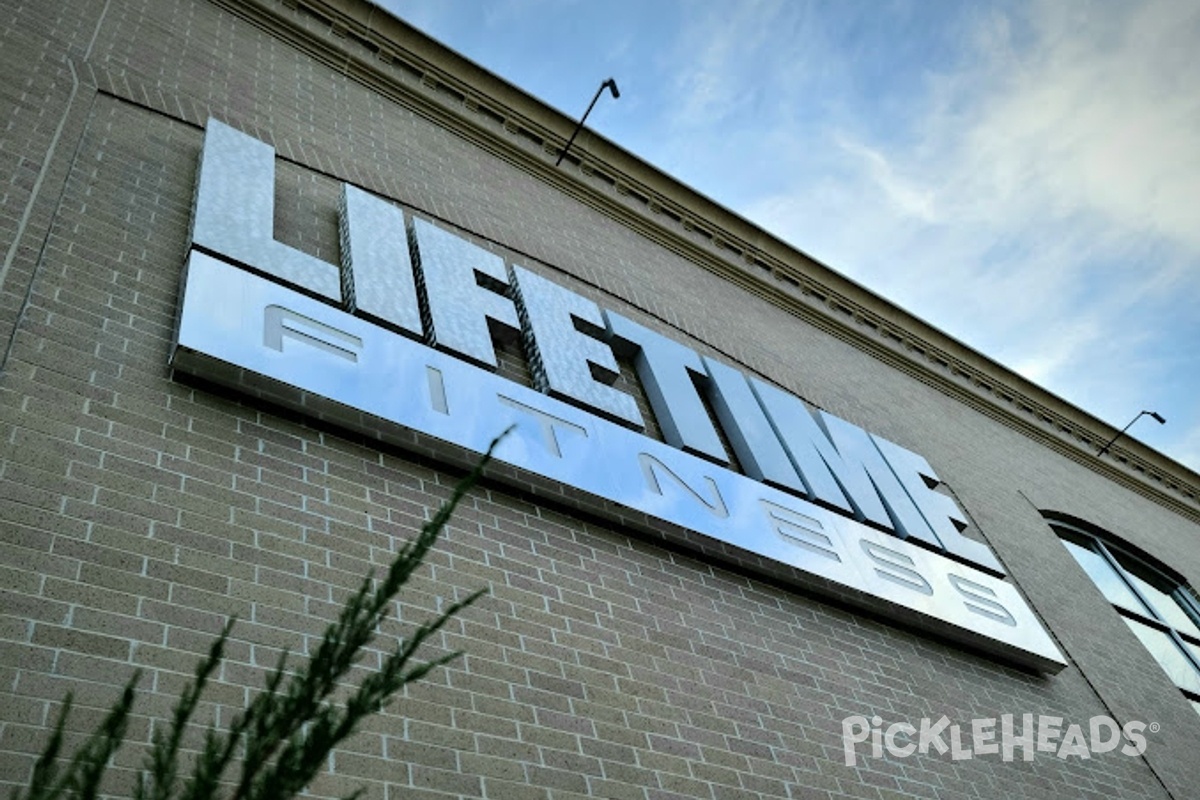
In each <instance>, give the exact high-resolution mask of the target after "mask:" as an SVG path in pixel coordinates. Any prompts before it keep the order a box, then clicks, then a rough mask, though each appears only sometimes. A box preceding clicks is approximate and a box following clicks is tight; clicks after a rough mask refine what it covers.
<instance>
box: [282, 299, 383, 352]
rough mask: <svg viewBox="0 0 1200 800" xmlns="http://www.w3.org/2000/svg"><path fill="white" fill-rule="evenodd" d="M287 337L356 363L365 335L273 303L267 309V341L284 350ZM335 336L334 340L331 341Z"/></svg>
mask: <svg viewBox="0 0 1200 800" xmlns="http://www.w3.org/2000/svg"><path fill="white" fill-rule="evenodd" d="M296 326H303V327H305V328H307V329H308V331H312V332H315V333H319V334H324V335H325V336H326V337H327V338H324V339H322V338H321V337H320V336H316V335H314V333H310V332H308V331H305V330H302V329H301V328H300V327H296ZM284 338H288V339H295V340H296V341H298V342H304V343H305V344H307V345H309V346H310V347H315V348H316V349H318V350H323V351H325V352H326V353H329V354H331V355H335V356H337V357H339V358H344V359H346V360H347V361H350V362H352V363H358V351H359V350H361V349H362V339H360V338H358V337H357V336H352V335H350V334H348V333H346V332H345V331H340V330H338V329H337V328H332V327H330V326H328V325H326V324H324V323H323V322H317V321H316V320H315V319H312V318H310V317H306V316H304V315H303V314H297V313H296V312H295V311H290V310H288V309H286V308H284V307H283V306H278V305H269V306H267V307H266V308H265V309H263V345H264V346H266V347H269V348H271V349H272V350H278V351H279V352H281V353H282V352H283V340H284ZM331 339H332V340H333V341H330V340H331ZM351 348H353V349H351Z"/></svg>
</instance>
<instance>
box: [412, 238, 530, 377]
mask: <svg viewBox="0 0 1200 800" xmlns="http://www.w3.org/2000/svg"><path fill="white" fill-rule="evenodd" d="M411 228H412V229H411V231H410V235H411V236H412V253H413V261H414V262H415V264H416V266H417V268H418V280H420V281H421V282H422V286H423V288H424V292H425V299H426V301H427V302H428V308H427V309H426V311H427V315H428V318H427V319H426V322H427V324H428V330H429V335H430V341H432V342H433V344H434V346H435V347H437V348H438V349H439V350H446V351H448V352H451V353H455V354H457V355H459V356H460V357H462V358H465V359H467V360H469V361H471V362H472V363H474V364H479V365H480V366H485V367H489V368H491V369H496V367H497V363H496V348H495V347H493V346H492V335H493V334H495V335H498V336H505V337H511V338H516V337H517V336H518V335H520V323H519V322H518V321H517V309H516V307H515V306H513V302H512V300H509V299H508V298H507V297H505V296H504V295H503V294H500V293H498V292H496V291H493V290H492V289H490V288H486V287H483V286H480V285H479V281H478V279H477V278H476V273H478V274H479V275H482V276H484V277H485V278H486V279H489V280H490V282H491V283H492V284H493V285H495V286H496V287H497V288H500V287H504V288H506V287H507V286H508V272H507V271H506V270H505V269H504V259H502V258H501V257H500V256H498V255H496V254H495V253H489V252H488V251H487V250H484V249H483V248H482V247H478V246H476V245H474V244H471V243H470V242H468V241H466V240H465V239H461V238H459V237H458V236H455V235H454V234H452V233H450V232H449V231H444V230H442V229H441V228H439V227H437V226H436V225H434V224H432V223H430V222H426V221H425V220H423V219H414V220H413V221H412V226H411Z"/></svg>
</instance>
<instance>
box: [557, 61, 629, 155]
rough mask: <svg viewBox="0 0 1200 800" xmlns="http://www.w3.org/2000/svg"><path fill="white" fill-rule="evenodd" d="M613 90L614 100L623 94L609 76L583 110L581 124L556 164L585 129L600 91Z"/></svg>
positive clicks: (576, 128) (572, 134)
mask: <svg viewBox="0 0 1200 800" xmlns="http://www.w3.org/2000/svg"><path fill="white" fill-rule="evenodd" d="M606 86H607V87H608V90H609V91H610V92H612V96H613V100H616V99H617V98H619V97H620V96H621V92H620V91H619V90H618V89H617V82H616V81H615V80H613V79H612V78H609V79H608V80H606V81H605V82H604V83H602V84H600V88H599V89H597V90H596V96H595V97H593V98H592V102H591V103H589V104H588V107H587V111H585V112H583V116H582V117H580V118H579V124H578V125H576V126H575V130H574V131H573V132H572V133H571V138H570V139H568V140H567V146H566V147H564V148H563V149H562V152H561V153H559V154H558V161H555V162H554V166H556V167H557V166H558V165H559V164H561V163H562V160H563V158H564V157H566V155H567V151H568V150H570V149H571V145H572V144H573V143H574V142H575V137H576V136H578V135H579V131H581V130H583V123H584V120H586V119H587V118H588V114H590V113H592V107H593V106H595V105H596V101H597V100H599V99H600V93H601V92H603V91H604V87H606Z"/></svg>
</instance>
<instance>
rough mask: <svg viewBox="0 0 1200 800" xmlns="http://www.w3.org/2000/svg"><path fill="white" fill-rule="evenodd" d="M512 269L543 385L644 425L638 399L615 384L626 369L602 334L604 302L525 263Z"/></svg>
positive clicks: (528, 349) (529, 346)
mask: <svg viewBox="0 0 1200 800" xmlns="http://www.w3.org/2000/svg"><path fill="white" fill-rule="evenodd" d="M512 272H513V283H514V286H515V288H516V300H517V311H518V313H519V316H520V318H521V321H522V323H524V324H523V325H522V326H521V327H522V330H523V331H524V339H525V351H526V352H527V353H528V354H529V364H530V367H531V369H532V371H533V377H534V382H535V384H536V385H537V388H538V389H539V390H541V391H543V392H545V393H547V394H549V395H550V396H552V397H557V398H559V399H562V400H568V401H574V402H575V403H576V404H578V405H581V406H583V407H584V408H588V409H591V410H592V411H595V412H596V413H597V414H600V415H601V416H603V417H607V418H608V419H612V420H616V421H618V422H621V423H623V424H625V425H628V426H630V427H632V428H636V429H637V430H642V429H643V428H644V427H645V425H644V423H643V421H642V414H641V412H640V411H638V407H637V402H636V401H635V400H634V399H633V397H632V396H630V395H629V394H627V393H625V392H622V391H620V390H619V389H614V388H613V387H612V383H613V382H614V381H616V379H617V378H619V377H620V376H621V369H620V367H619V366H618V365H617V359H616V357H615V356H614V355H613V352H612V349H611V348H610V347H609V346H608V345H607V344H605V343H604V342H602V341H601V340H600V338H598V337H602V336H605V334H606V330H605V325H604V316H603V314H601V312H600V307H599V306H598V305H596V304H595V303H593V302H592V301H591V300H588V299H587V298H585V297H581V296H579V295H577V294H575V292H572V291H570V290H569V289H566V288H564V287H562V286H559V285H558V284H557V283H554V282H552V281H548V280H546V279H545V278H543V277H542V276H541V275H538V274H537V273H534V272H530V271H529V270H527V269H525V268H524V267H518V266H516V265H514V266H513V268H512ZM580 327H582V328H583V330H580Z"/></svg>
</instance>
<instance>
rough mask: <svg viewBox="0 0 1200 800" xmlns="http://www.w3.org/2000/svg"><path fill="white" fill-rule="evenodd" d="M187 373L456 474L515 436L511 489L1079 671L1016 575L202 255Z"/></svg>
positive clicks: (187, 309) (178, 359)
mask: <svg viewBox="0 0 1200 800" xmlns="http://www.w3.org/2000/svg"><path fill="white" fill-rule="evenodd" d="M172 363H173V364H174V366H175V367H176V368H177V369H179V370H183V371H187V372H192V373H194V374H198V375H201V376H203V377H205V378H208V379H210V380H214V381H217V382H219V383H222V384H225V385H228V386H231V387H234V388H237V389H240V390H241V391H244V392H247V393H249V394H251V395H254V396H259V397H266V398H269V399H271V400H272V401H273V402H276V403H281V404H285V405H288V406H290V407H293V408H298V409H302V410H303V411H304V412H305V413H307V414H310V415H312V416H315V417H318V418H323V419H329V420H332V421H334V422H336V423H337V424H339V425H343V426H345V427H348V428H352V429H354V430H357V431H359V432H361V433H363V434H365V435H367V436H375V437H378V438H380V439H383V440H386V441H391V442H394V443H396V444H398V445H400V446H404V447H407V448H412V449H417V450H419V451H421V452H426V453H432V454H435V455H436V456H437V457H439V458H445V459H447V460H451V461H454V462H455V463H466V462H468V461H469V460H470V458H472V454H478V453H480V452H482V451H483V450H484V449H486V447H487V446H488V443H489V442H490V441H491V440H492V438H493V437H494V436H496V435H497V434H498V433H499V432H500V431H502V430H504V429H505V428H506V427H507V426H509V425H515V426H516V427H515V430H514V432H513V433H512V434H511V435H510V436H509V437H508V438H506V439H505V440H504V441H503V442H502V443H501V445H500V447H499V449H498V450H497V453H496V455H497V464H496V465H495V469H493V470H491V471H490V473H489V474H491V475H493V476H494V477H495V478H496V479H498V480H507V481H511V482H513V483H514V484H516V485H518V486H520V487H521V488H522V489H524V490H526V491H533V492H535V493H544V494H545V495H546V496H548V497H552V498H554V500H555V502H558V503H565V504H568V505H574V506H577V507H579V508H583V509H587V510H588V511H589V512H592V513H597V514H603V515H604V516H606V517H607V518H609V519H612V520H614V521H615V522H616V523H618V524H622V525H631V526H636V527H637V528H639V529H641V530H643V531H644V532H646V534H647V535H650V536H660V537H663V538H666V539H668V540H670V541H672V542H675V543H678V544H679V545H681V546H686V547H689V548H692V549H694V550H697V551H699V552H701V553H703V554H706V555H711V556H712V557H714V558H721V559H724V560H727V561H731V562H733V563H736V564H739V565H741V566H743V567H746V568H749V569H755V570H757V571H760V572H762V573H764V574H767V575H770V576H772V577H774V578H776V579H779V580H783V581H788V582H791V583H794V584H797V585H800V586H803V587H806V588H808V589H811V590H813V591H816V592H820V593H824V594H826V595H830V596H833V597H836V598H838V599H841V600H844V601H846V602H850V603H853V604H855V605H858V606H860V607H862V608H865V609H868V610H870V611H872V612H873V613H877V614H879V615H881V616H885V617H889V618H892V619H896V620H899V621H902V622H904V623H906V624H911V625H915V626H919V627H922V628H925V629H928V630H931V631H935V632H937V633H938V634H940V635H943V636H946V637H949V638H952V639H954V640H956V641H959V642H963V643H966V644H968V645H971V646H974V647H977V648H979V649H981V650H984V651H986V652H990V653H994V654H997V655H1000V656H1003V657H1004V658H1006V659H1009V660H1011V661H1013V662H1016V663H1019V664H1023V665H1026V666H1029V667H1033V668H1036V669H1041V670H1045V671H1050V672H1057V671H1058V670H1060V669H1061V668H1062V667H1063V666H1064V662H1063V659H1062V656H1061V654H1060V653H1059V652H1058V650H1057V649H1056V648H1055V646H1054V644H1053V642H1052V641H1051V640H1050V638H1049V637H1048V636H1047V635H1046V633H1045V632H1044V631H1043V630H1042V628H1041V627H1040V625H1039V624H1038V622H1037V619H1036V618H1035V617H1034V615H1033V613H1032V612H1031V611H1030V609H1029V608H1028V606H1026V605H1025V603H1024V602H1023V601H1022V599H1021V597H1020V595H1019V594H1018V593H1017V591H1016V590H1015V589H1014V588H1013V587H1012V586H1011V585H1010V584H1008V583H1006V582H1005V581H1003V580H1001V579H998V578H996V577H993V576H991V575H988V574H986V573H984V572H982V571H980V570H976V569H973V568H971V567H968V566H965V565H963V564H959V563H957V562H954V561H952V560H950V559H948V558H946V557H944V556H941V555H937V554H935V553H932V552H929V551H928V550H925V549H923V548H920V547H916V546H914V545H912V544H910V543H908V542H905V541H901V540H899V539H896V538H895V537H893V536H890V535H888V534H886V533H882V532H880V531H877V530H873V529H871V528H868V527H866V526H865V525H862V524H860V523H857V522H855V521H853V520H849V519H846V518H844V517H842V516H839V515H838V514H835V513H833V512H830V511H828V510H826V509H823V508H820V507H818V506H816V505H814V504H812V503H809V502H806V501H804V500H801V499H799V498H797V497H794V496H791V495H789V494H786V493H784V492H782V491H779V490H777V489H773V488H771V487H769V486H765V485H763V484H761V483H759V482H757V481H754V480H752V479H750V478H747V477H745V476H742V475H738V474H735V473H733V472H731V471H729V470H727V469H724V468H722V467H720V466H717V465H714V464H712V463H709V462H707V461H704V460H702V459H700V458H697V457H695V456H692V455H689V454H687V453H683V452H681V451H679V450H677V449H675V448H674V447H671V446H670V445H667V444H664V443H660V442H657V441H654V440H652V439H649V438H647V437H645V436H642V435H640V434H638V433H636V432H634V431H632V430H629V429H628V428H626V427H623V426H621V425H618V424H615V423H612V422H608V421H606V420H603V419H600V418H598V417H596V416H595V415H593V414H590V413H588V412H586V411H583V410H581V409H579V408H576V407H574V406H573V405H569V404H567V403H564V402H561V401H558V400H555V399H553V398H550V397H547V396H545V395H543V394H541V393H539V392H536V391H534V390H531V389H528V388H525V387H522V386H518V385H516V384H513V383H511V382H509V381H507V380H504V379H503V378H500V377H499V376H496V375H494V374H491V373H489V372H487V371H486V370H482V369H479V368H478V367H475V366H472V365H470V364H467V363H465V362H463V361H461V360H459V359H457V358H455V357H453V356H449V355H446V354H443V353H439V352H437V351H435V350H433V349H431V348H429V347H426V346H424V345H422V344H419V343H417V342H415V341H412V340H410V339H407V338H405V337H402V336H399V335H397V334H396V333H393V332H392V331H389V330H386V329H384V328H382V327H380V326H377V325H374V324H372V323H370V322H367V321H365V320H362V319H359V318H356V317H353V316H351V315H349V314H347V313H344V312H342V311H339V310H337V309H335V308H333V307H331V306H329V305H326V304H324V303H320V302H317V301H315V300H313V299H311V298H309V297H305V296H303V295H301V294H299V293H297V292H295V291H292V290H289V289H287V288H285V287H283V286H280V285H277V284H275V283H272V282H270V281H267V280H264V279H262V278H259V277H257V276H254V275H252V274H250V273H248V272H245V271H243V270H241V269H238V268H236V267H233V266H230V265H228V264H225V263H223V262H221V261H218V260H216V259H213V258H210V257H208V256H206V255H204V254H202V253H199V252H193V253H192V254H191V256H190V258H189V264H188V271H187V277H186V290H185V294H184V300H183V308H182V311H181V315H180V324H179V332H178V342H177V347H176V351H175V353H174V355H173V361H172ZM414 437H415V438H414Z"/></svg>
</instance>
